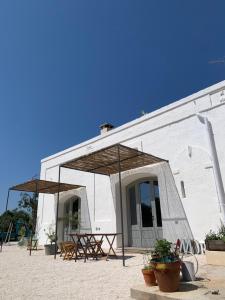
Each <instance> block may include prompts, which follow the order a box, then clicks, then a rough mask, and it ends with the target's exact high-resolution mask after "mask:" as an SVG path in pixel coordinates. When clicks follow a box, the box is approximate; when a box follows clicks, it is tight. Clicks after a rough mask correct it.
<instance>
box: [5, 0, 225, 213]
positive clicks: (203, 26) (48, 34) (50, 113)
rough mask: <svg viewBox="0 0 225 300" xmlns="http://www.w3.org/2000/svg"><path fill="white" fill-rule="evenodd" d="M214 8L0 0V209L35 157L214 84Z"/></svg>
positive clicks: (132, 1) (223, 34)
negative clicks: (101, 127)
mask: <svg viewBox="0 0 225 300" xmlns="http://www.w3.org/2000/svg"><path fill="white" fill-rule="evenodd" d="M224 12H225V1H223V0H215V1H212V0H211V1H207V0H198V1H194V0H193V1H191V0H189V1H181V0H170V1H169V0H110V1H109V0H98V1H97V0H79V1H78V0H72V1H68V0H67V1H66V0H65V1H61V0H54V1H53V0H48V1H46V0H38V1H37V0H36V1H33V0H23V1H0V43H1V44H0V45H1V46H0V104H1V105H0V137H1V175H0V211H2V210H3V209H4V207H5V199H6V195H7V189H8V187H9V186H12V185H14V184H17V183H20V182H23V181H26V180H27V179H30V178H31V177H32V176H34V175H35V174H39V171H40V160H41V158H43V157H46V156H48V155H51V154H53V153H55V152H57V151H60V150H63V149H65V148H67V147H70V146H73V145H75V144H77V143H79V142H81V141H84V140H86V139H89V138H91V137H94V136H96V135H97V134H98V133H99V125H100V124H102V123H104V122H106V121H107V122H111V123H113V124H114V125H115V126H119V125H121V124H123V123H126V122H128V121H131V120H133V119H135V118H137V117H139V116H140V113H141V111H142V110H144V111H146V112H150V111H152V110H154V109H157V108H159V107H161V106H164V105H166V104H168V103H171V102H173V101H175V100H177V99H180V98H182V97H184V96H187V95H189V94H191V93H193V92H195V91H198V90H200V89H202V88H205V87H207V86H209V85H212V84H214V83H216V82H219V81H221V80H224V79H225V64H214V65H213V64H209V63H208V62H209V61H211V60H214V59H218V58H222V57H224V56H225V18H224ZM16 197H18V195H17V196H16ZM16 197H15V196H13V197H12V199H11V202H10V205H9V208H15V207H16V201H17V199H16Z"/></svg>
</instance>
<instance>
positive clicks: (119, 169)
mask: <svg viewBox="0 0 225 300" xmlns="http://www.w3.org/2000/svg"><path fill="white" fill-rule="evenodd" d="M117 149H118V173H119V195H120V217H121V233H122V256H123V266H124V267H125V256H124V229H123V199H122V184H121V165H120V148H119V145H118V148H117Z"/></svg>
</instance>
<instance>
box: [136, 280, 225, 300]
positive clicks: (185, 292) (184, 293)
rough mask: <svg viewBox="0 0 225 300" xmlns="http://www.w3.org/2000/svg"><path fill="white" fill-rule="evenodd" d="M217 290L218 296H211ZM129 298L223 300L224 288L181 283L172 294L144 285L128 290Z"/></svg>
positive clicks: (224, 295) (149, 299)
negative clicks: (177, 289)
mask: <svg viewBox="0 0 225 300" xmlns="http://www.w3.org/2000/svg"><path fill="white" fill-rule="evenodd" d="M215 290H219V295H213V294H212V291H215ZM130 296H131V298H133V299H136V300H222V299H223V300H224V299H225V286H222V287H221V286H213V288H212V287H211V288H209V287H208V286H207V284H205V283H202V282H200V281H199V282H196V281H194V282H182V283H181V284H180V289H179V291H177V292H174V293H163V292H160V291H159V288H158V286H153V287H147V286H145V285H144V284H142V285H138V286H134V287H132V288H131V289H130Z"/></svg>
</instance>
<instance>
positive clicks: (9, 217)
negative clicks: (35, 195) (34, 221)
mask: <svg viewBox="0 0 225 300" xmlns="http://www.w3.org/2000/svg"><path fill="white" fill-rule="evenodd" d="M17 221H20V222H21V223H24V224H29V223H30V215H29V214H28V213H27V212H26V211H24V210H18V209H14V210H7V211H6V212H4V213H3V214H2V215H1V216H0V224H1V225H0V231H3V232H7V230H8V228H9V224H10V223H13V230H12V231H14V230H15V225H16V223H17Z"/></svg>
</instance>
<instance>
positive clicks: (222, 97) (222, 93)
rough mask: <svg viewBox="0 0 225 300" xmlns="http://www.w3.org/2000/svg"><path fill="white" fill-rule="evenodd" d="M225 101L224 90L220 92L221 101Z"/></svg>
mask: <svg viewBox="0 0 225 300" xmlns="http://www.w3.org/2000/svg"><path fill="white" fill-rule="evenodd" d="M223 102H225V93H224V90H223V91H222V92H221V93H220V103H223Z"/></svg>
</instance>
